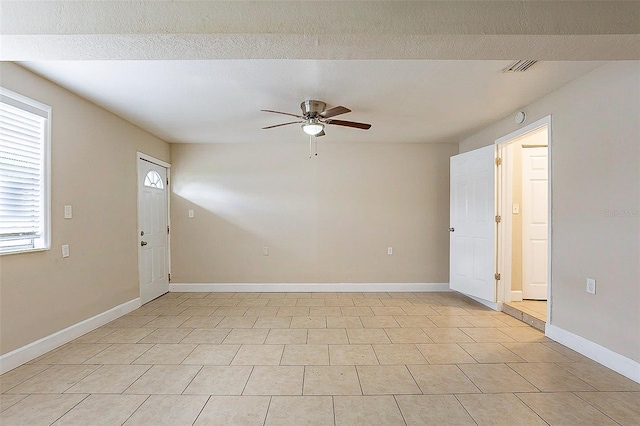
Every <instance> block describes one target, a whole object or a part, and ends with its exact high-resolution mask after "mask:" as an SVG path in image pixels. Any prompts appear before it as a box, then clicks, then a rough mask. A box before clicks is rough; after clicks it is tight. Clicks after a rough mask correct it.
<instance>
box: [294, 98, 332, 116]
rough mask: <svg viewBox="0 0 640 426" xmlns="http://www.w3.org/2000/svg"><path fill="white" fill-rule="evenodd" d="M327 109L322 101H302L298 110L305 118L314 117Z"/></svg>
mask: <svg viewBox="0 0 640 426" xmlns="http://www.w3.org/2000/svg"><path fill="white" fill-rule="evenodd" d="M326 108H327V104H325V103H324V102H322V101H304V102H302V103H301V104H300V109H302V115H304V116H305V117H307V116H308V115H310V116H316V115H318V114H320V113H321V112H324V110H325V109H326Z"/></svg>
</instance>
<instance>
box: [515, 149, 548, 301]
mask: <svg viewBox="0 0 640 426" xmlns="http://www.w3.org/2000/svg"><path fill="white" fill-rule="evenodd" d="M547 157H548V148H547V147H523V148H522V206H521V207H522V298H523V299H536V300H547V249H548V233H547V228H548V218H547V216H548V211H549V210H548V205H549V203H548V200H549V196H548V180H549V170H548V167H549V161H548V158H547Z"/></svg>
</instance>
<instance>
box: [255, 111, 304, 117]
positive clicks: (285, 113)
mask: <svg viewBox="0 0 640 426" xmlns="http://www.w3.org/2000/svg"><path fill="white" fill-rule="evenodd" d="M260 111H262V112H272V113H274V114H284V115H290V116H292V117H298V118H304V117H303V116H302V115H297V114H291V113H289V112H282V111H273V110H270V109H261V110H260Z"/></svg>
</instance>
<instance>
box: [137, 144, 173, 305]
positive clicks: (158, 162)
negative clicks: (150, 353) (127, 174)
mask: <svg viewBox="0 0 640 426" xmlns="http://www.w3.org/2000/svg"><path fill="white" fill-rule="evenodd" d="M139 160H144V161H148V162H149V163H153V164H155V165H157V166H160V167H164V168H165V169H167V181H168V182H169V183H168V184H167V186H166V188H167V205H166V208H167V226H169V233H168V234H167V271H168V272H167V273H168V274H169V277H171V214H170V213H171V208H170V207H171V191H170V189H171V164H170V163H167V162H165V161H162V160H160V159H158V158H155V157H152V156H150V155H147V154H145V153H144V152H140V151H137V152H136V197H137V200H136V206H137V210H136V225H137V226H136V255H137V256H138V294H139V297H141V296H142V283H141V282H140V260H141V259H140V250H139V247H138V244H137V241H138V230H139V229H140V185H139V182H138V179H139V176H140V163H139ZM169 286H171V278H169Z"/></svg>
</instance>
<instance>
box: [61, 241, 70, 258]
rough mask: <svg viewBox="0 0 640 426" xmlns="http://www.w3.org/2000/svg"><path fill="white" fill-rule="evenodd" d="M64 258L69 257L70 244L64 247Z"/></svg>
mask: <svg viewBox="0 0 640 426" xmlns="http://www.w3.org/2000/svg"><path fill="white" fill-rule="evenodd" d="M62 257H69V244H63V245H62Z"/></svg>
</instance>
